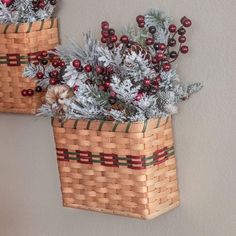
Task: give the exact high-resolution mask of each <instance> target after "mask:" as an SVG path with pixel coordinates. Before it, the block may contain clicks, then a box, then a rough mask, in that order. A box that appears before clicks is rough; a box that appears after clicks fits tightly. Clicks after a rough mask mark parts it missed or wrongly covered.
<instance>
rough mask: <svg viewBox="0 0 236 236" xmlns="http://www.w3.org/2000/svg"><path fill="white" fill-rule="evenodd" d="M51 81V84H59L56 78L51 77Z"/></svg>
mask: <svg viewBox="0 0 236 236" xmlns="http://www.w3.org/2000/svg"><path fill="white" fill-rule="evenodd" d="M49 83H50V84H51V85H56V84H57V80H56V79H55V78H51V79H50V80H49Z"/></svg>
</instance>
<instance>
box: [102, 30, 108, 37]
mask: <svg viewBox="0 0 236 236" xmlns="http://www.w3.org/2000/svg"><path fill="white" fill-rule="evenodd" d="M102 37H104V38H108V37H109V31H108V30H103V31H102Z"/></svg>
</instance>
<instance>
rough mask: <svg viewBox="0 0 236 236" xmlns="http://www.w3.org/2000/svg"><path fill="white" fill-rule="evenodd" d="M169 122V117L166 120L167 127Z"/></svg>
mask: <svg viewBox="0 0 236 236" xmlns="http://www.w3.org/2000/svg"><path fill="white" fill-rule="evenodd" d="M168 121H169V116H168V117H167V118H166V123H165V125H166V124H167V123H168Z"/></svg>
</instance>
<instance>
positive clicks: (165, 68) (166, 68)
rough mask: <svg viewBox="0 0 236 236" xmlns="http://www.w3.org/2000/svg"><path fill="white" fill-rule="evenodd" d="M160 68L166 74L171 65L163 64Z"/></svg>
mask: <svg viewBox="0 0 236 236" xmlns="http://www.w3.org/2000/svg"><path fill="white" fill-rule="evenodd" d="M162 68H163V70H164V71H165V72H168V71H169V70H170V69H171V64H170V63H165V64H163V65H162Z"/></svg>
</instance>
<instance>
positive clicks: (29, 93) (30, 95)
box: [27, 89, 34, 97]
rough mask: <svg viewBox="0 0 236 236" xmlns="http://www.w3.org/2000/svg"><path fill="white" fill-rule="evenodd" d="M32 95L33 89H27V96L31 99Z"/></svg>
mask: <svg viewBox="0 0 236 236" xmlns="http://www.w3.org/2000/svg"><path fill="white" fill-rule="evenodd" d="M33 95H34V90H33V89H28V90H27V96H29V97H32V96H33Z"/></svg>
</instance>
